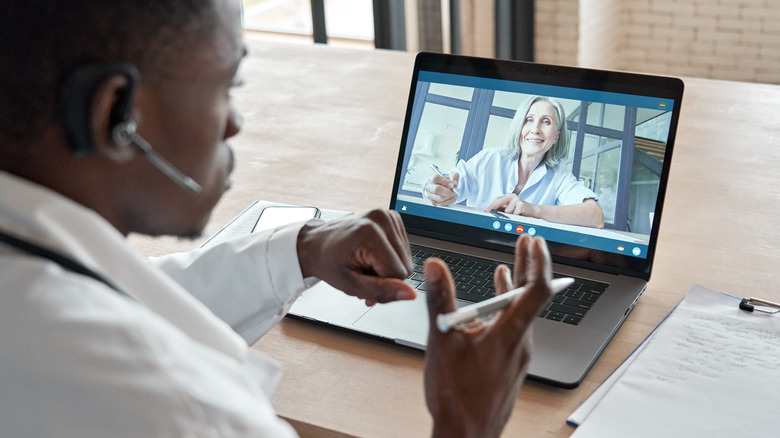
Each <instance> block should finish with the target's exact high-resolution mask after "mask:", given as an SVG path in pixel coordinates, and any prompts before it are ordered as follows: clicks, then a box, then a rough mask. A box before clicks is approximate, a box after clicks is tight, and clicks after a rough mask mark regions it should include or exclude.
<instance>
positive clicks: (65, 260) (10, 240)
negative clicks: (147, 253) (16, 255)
mask: <svg viewBox="0 0 780 438" xmlns="http://www.w3.org/2000/svg"><path fill="white" fill-rule="evenodd" d="M0 242H3V243H6V244H7V245H9V246H11V247H14V248H16V249H19V250H21V251H23V252H26V253H28V254H30V255H33V256H36V257H42V258H45V259H48V260H51V261H53V262H54V263H57V264H58V265H60V266H62V267H63V268H64V269H67V270H68V271H71V272H74V273H76V274H81V275H85V276H87V277H90V278H92V279H94V280H97V281H99V282H101V283H103V284H105V285H106V286H108V287H110V288H111V289H113V290H114V291H116V292H117V293H119V294H120V295H124V296H126V297H128V298H132V297H131V296H130V295H129V294H128V293H127V292H125V291H123V290H122V289H120V288H119V286H117V285H116V284H114V282H112V281H111V280H109V279H108V278H106V277H104V276H103V275H101V274H99V273H97V272H95V271H93V270H92V269H90V268H88V267H87V266H85V265H84V264H83V263H79V262H77V261H76V260H74V259H72V258H70V257H68V256H65V255H63V254H60V253H58V252H56V251H53V250H51V249H48V248H44V247H43V246H40V245H38V244H35V243H32V242H29V241H27V240H24V239H20V238H18V237H15V236H12V235H10V234H7V233H5V232H3V231H0Z"/></svg>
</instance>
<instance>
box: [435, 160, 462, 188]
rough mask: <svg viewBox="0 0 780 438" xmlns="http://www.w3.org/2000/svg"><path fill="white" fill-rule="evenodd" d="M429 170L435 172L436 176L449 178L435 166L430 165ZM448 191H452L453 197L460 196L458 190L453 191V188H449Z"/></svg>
mask: <svg viewBox="0 0 780 438" xmlns="http://www.w3.org/2000/svg"><path fill="white" fill-rule="evenodd" d="M431 169H433V171H434V172H436V174H437V175H439V176H441V177H444V178H447V179H449V178H450V175H449V174H446V173H444V172H442V171H441V169H439V166H437V165H435V164H431ZM450 190H452V193H455V196H460V193H458V190H457V189H455V187H453V188H451V189H450Z"/></svg>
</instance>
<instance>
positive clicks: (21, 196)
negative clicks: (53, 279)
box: [0, 171, 247, 362]
mask: <svg viewBox="0 0 780 438" xmlns="http://www.w3.org/2000/svg"><path fill="white" fill-rule="evenodd" d="M0 187H2V188H3V190H2V191H0V229H2V230H3V231H5V232H7V233H9V234H13V235H14V236H16V237H19V238H22V239H24V240H27V241H29V242H31V243H35V244H38V245H41V246H44V247H46V248H49V249H52V250H54V251H57V252H60V253H61V254H63V255H66V256H68V257H71V258H73V259H74V260H77V261H78V262H80V263H82V264H84V265H85V266H87V267H88V268H90V269H92V270H94V271H96V272H98V273H100V274H102V275H104V276H105V277H107V278H109V279H111V280H112V281H113V282H114V283H115V284H116V285H117V286H119V288H120V289H122V290H123V291H124V292H126V293H127V294H128V295H130V296H131V297H133V298H135V299H136V300H138V301H139V302H141V303H142V304H144V305H145V306H147V307H148V308H149V309H150V310H152V311H153V312H155V313H157V314H158V315H160V316H161V317H163V318H164V319H166V320H168V321H169V322H170V323H172V324H173V325H175V326H177V327H178V328H179V329H180V330H182V331H183V332H184V333H186V334H187V335H189V336H190V337H191V338H192V339H194V340H196V341H198V342H200V343H203V344H205V345H207V346H209V347H211V348H213V349H215V350H218V351H222V352H223V353H225V354H227V355H229V356H231V357H233V358H235V359H236V360H238V361H240V362H244V361H245V358H246V354H247V345H246V342H244V340H243V339H242V338H241V337H240V336H239V335H238V334H236V333H235V332H234V331H233V330H232V329H231V328H230V327H229V326H228V325H227V324H226V323H225V322H224V321H222V320H221V319H219V318H217V317H216V316H215V315H214V314H213V313H211V311H209V310H208V309H207V308H206V307H205V306H204V305H203V304H202V303H201V302H199V301H198V300H197V299H195V298H194V297H193V296H192V295H190V294H189V293H188V292H187V291H185V290H184V289H183V288H182V287H181V286H180V285H179V284H178V283H176V282H175V281H173V280H172V279H171V278H170V277H169V276H168V275H166V274H165V273H164V272H162V271H161V270H159V269H158V268H156V267H155V266H153V265H152V264H150V263H149V262H148V261H147V259H146V258H145V257H144V256H142V255H141V254H140V253H138V252H137V251H136V250H135V249H133V248H132V247H131V246H130V245H129V244H128V243H127V241H126V240H125V238H124V236H122V234H121V233H119V231H117V230H116V229H115V228H114V227H113V226H111V225H110V224H109V223H108V222H107V221H106V220H105V219H103V217H101V216H100V215H98V214H97V213H96V212H95V211H93V210H90V209H88V208H86V207H84V206H82V205H80V204H78V203H76V202H74V201H72V200H70V199H68V198H66V197H64V196H62V195H60V194H59V193H56V192H54V191H52V190H49V189H47V188H45V187H42V186H40V185H37V184H34V183H31V182H29V181H26V180H23V179H21V178H18V177H16V176H13V175H11V174H9V173H6V172H2V171H0ZM107 293H109V292H108V291H107ZM110 293H113V292H110Z"/></svg>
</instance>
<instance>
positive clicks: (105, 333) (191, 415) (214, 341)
mask: <svg viewBox="0 0 780 438" xmlns="http://www.w3.org/2000/svg"><path fill="white" fill-rule="evenodd" d="M299 228H300V226H292V227H287V228H284V229H282V230H279V231H275V232H268V233H266V234H264V235H262V236H258V235H250V236H246V237H243V238H239V239H236V240H231V241H228V242H224V243H221V244H217V245H215V246H214V247H211V248H208V249H205V250H195V251H191V252H187V253H183V254H174V255H170V256H165V257H161V258H159V259H154V260H151V261H150V260H148V259H146V258H144V257H143V256H141V255H140V254H139V253H137V252H136V251H135V250H134V249H133V248H132V247H130V246H129V245H128V244H127V243H126V241H125V239H124V237H123V236H122V235H121V234H120V233H118V232H117V231H116V230H115V229H114V228H113V227H111V226H110V224H108V223H107V222H106V221H105V220H103V218H102V217H100V216H98V215H97V214H96V213H95V212H93V211H91V210H88V209H86V208H84V207H82V206H80V205H78V204H76V203H74V202H72V201H70V200H69V199H66V198H64V197H62V196H60V195H59V194H57V193H54V192H52V191H50V190H48V189H45V188H43V187H40V186H37V185H34V184H31V183H29V182H27V181H24V180H21V179H19V178H16V177H14V176H11V175H9V174H7V173H3V172H0V229H1V230H3V231H5V232H7V233H11V234H14V235H15V236H17V237H20V238H23V239H25V240H28V241H31V242H34V243H37V244H39V245H43V246H46V247H48V248H50V249H54V250H56V251H57V252H60V253H62V254H65V255H67V256H69V257H71V258H73V259H75V260H78V261H79V262H81V263H83V264H84V265H86V266H87V267H89V268H92V269H93V270H94V271H97V272H98V273H100V274H102V275H104V276H105V277H107V278H109V279H110V280H112V281H113V282H114V283H115V284H116V285H118V286H119V288H121V289H122V290H124V291H125V292H127V293H128V294H130V295H131V296H132V297H134V299H131V298H128V297H126V296H123V295H121V294H119V293H117V292H116V291H114V290H113V289H111V288H109V287H108V286H106V285H105V284H103V283H101V282H99V281H96V280H94V279H92V278H89V277H87V276H84V275H80V274H76V273H73V272H71V271H68V270H65V269H64V268H62V267H61V266H60V265H58V264H56V263H54V262H52V261H50V260H48V259H45V258H41V257H36V256H31V255H28V254H26V253H23V252H20V251H19V250H18V249H15V248H12V247H9V246H7V245H6V244H4V243H0V280H1V281H2V286H1V287H0V436H3V437H46V436H57V437H78V438H83V437H103V436H106V437H108V436H110V437H168V436H171V437H174V436H175V437H182V436H185V437H189V436H192V437H206V436H209V437H210V436H220V437H222V436H273V437H284V436H294V435H295V432H294V431H293V430H292V428H291V427H290V426H289V425H288V424H287V423H285V422H284V421H283V420H281V419H279V418H278V417H277V416H276V414H275V413H274V411H273V409H272V407H271V405H270V403H269V396H270V394H271V392H272V391H273V388H274V387H275V385H276V383H277V382H278V379H279V377H280V374H281V369H280V367H279V366H278V364H276V363H275V362H274V361H273V360H271V359H269V358H267V357H262V356H260V355H259V353H257V352H255V351H251V350H249V349H248V347H247V342H246V341H249V342H254V341H255V340H256V339H257V338H259V337H260V336H262V334H264V333H265V332H266V331H268V330H269V329H270V328H271V327H273V325H274V324H276V323H277V322H278V321H279V320H280V319H281V318H282V316H283V315H284V314H285V312H286V311H287V309H288V308H289V306H290V305H291V304H292V301H294V299H295V298H296V297H297V296H298V294H299V293H300V292H301V291H302V290H303V289H304V279H303V278H302V275H301V272H300V268H299V264H298V260H297V254H296V250H295V245H296V238H297V233H298V230H299ZM193 296H195V297H197V298H198V299H195V298H193ZM204 304H205V306H204ZM212 310H213V311H214V312H215V313H216V314H217V315H219V317H220V318H222V319H220V318H218V317H216V316H215V314H214V313H212ZM223 320H224V321H223ZM226 323H227V324H226ZM231 327H233V329H234V330H235V331H234V330H233V329H231ZM236 332H238V333H239V334H240V335H241V336H243V339H242V337H241V336H239V335H238V334H236Z"/></svg>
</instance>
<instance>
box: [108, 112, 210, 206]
mask: <svg viewBox="0 0 780 438" xmlns="http://www.w3.org/2000/svg"><path fill="white" fill-rule="evenodd" d="M111 135H112V136H113V139H114V143H116V144H117V145H120V146H127V145H133V146H135V147H136V148H137V149H138V151H139V152H141V155H143V156H144V158H146V160H147V161H149V163H151V165H152V166H154V167H156V168H157V170H159V171H160V172H162V173H163V174H165V176H167V177H168V178H170V179H171V180H172V181H173V182H175V183H176V184H178V185H179V187H181V188H182V189H184V191H186V192H187V193H189V194H191V195H193V196H194V195H197V194H200V192H201V191H203V188H202V187H201V186H200V184H198V183H196V182H195V180H193V179H192V178H190V177H188V176H187V175H185V174H183V173H181V172H180V171H179V169H177V168H175V167H173V165H172V164H171V163H169V162H168V160H166V159H165V158H163V157H162V155H160V154H158V153H157V151H155V150H154V149H153V148H152V145H150V144H149V142H147V141H146V140H144V138H143V137H141V136H140V135H138V134H137V133H136V132H135V122H133V121H125V122H120V123H117V124H116V126H114V128H113V129H112V130H111Z"/></svg>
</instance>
